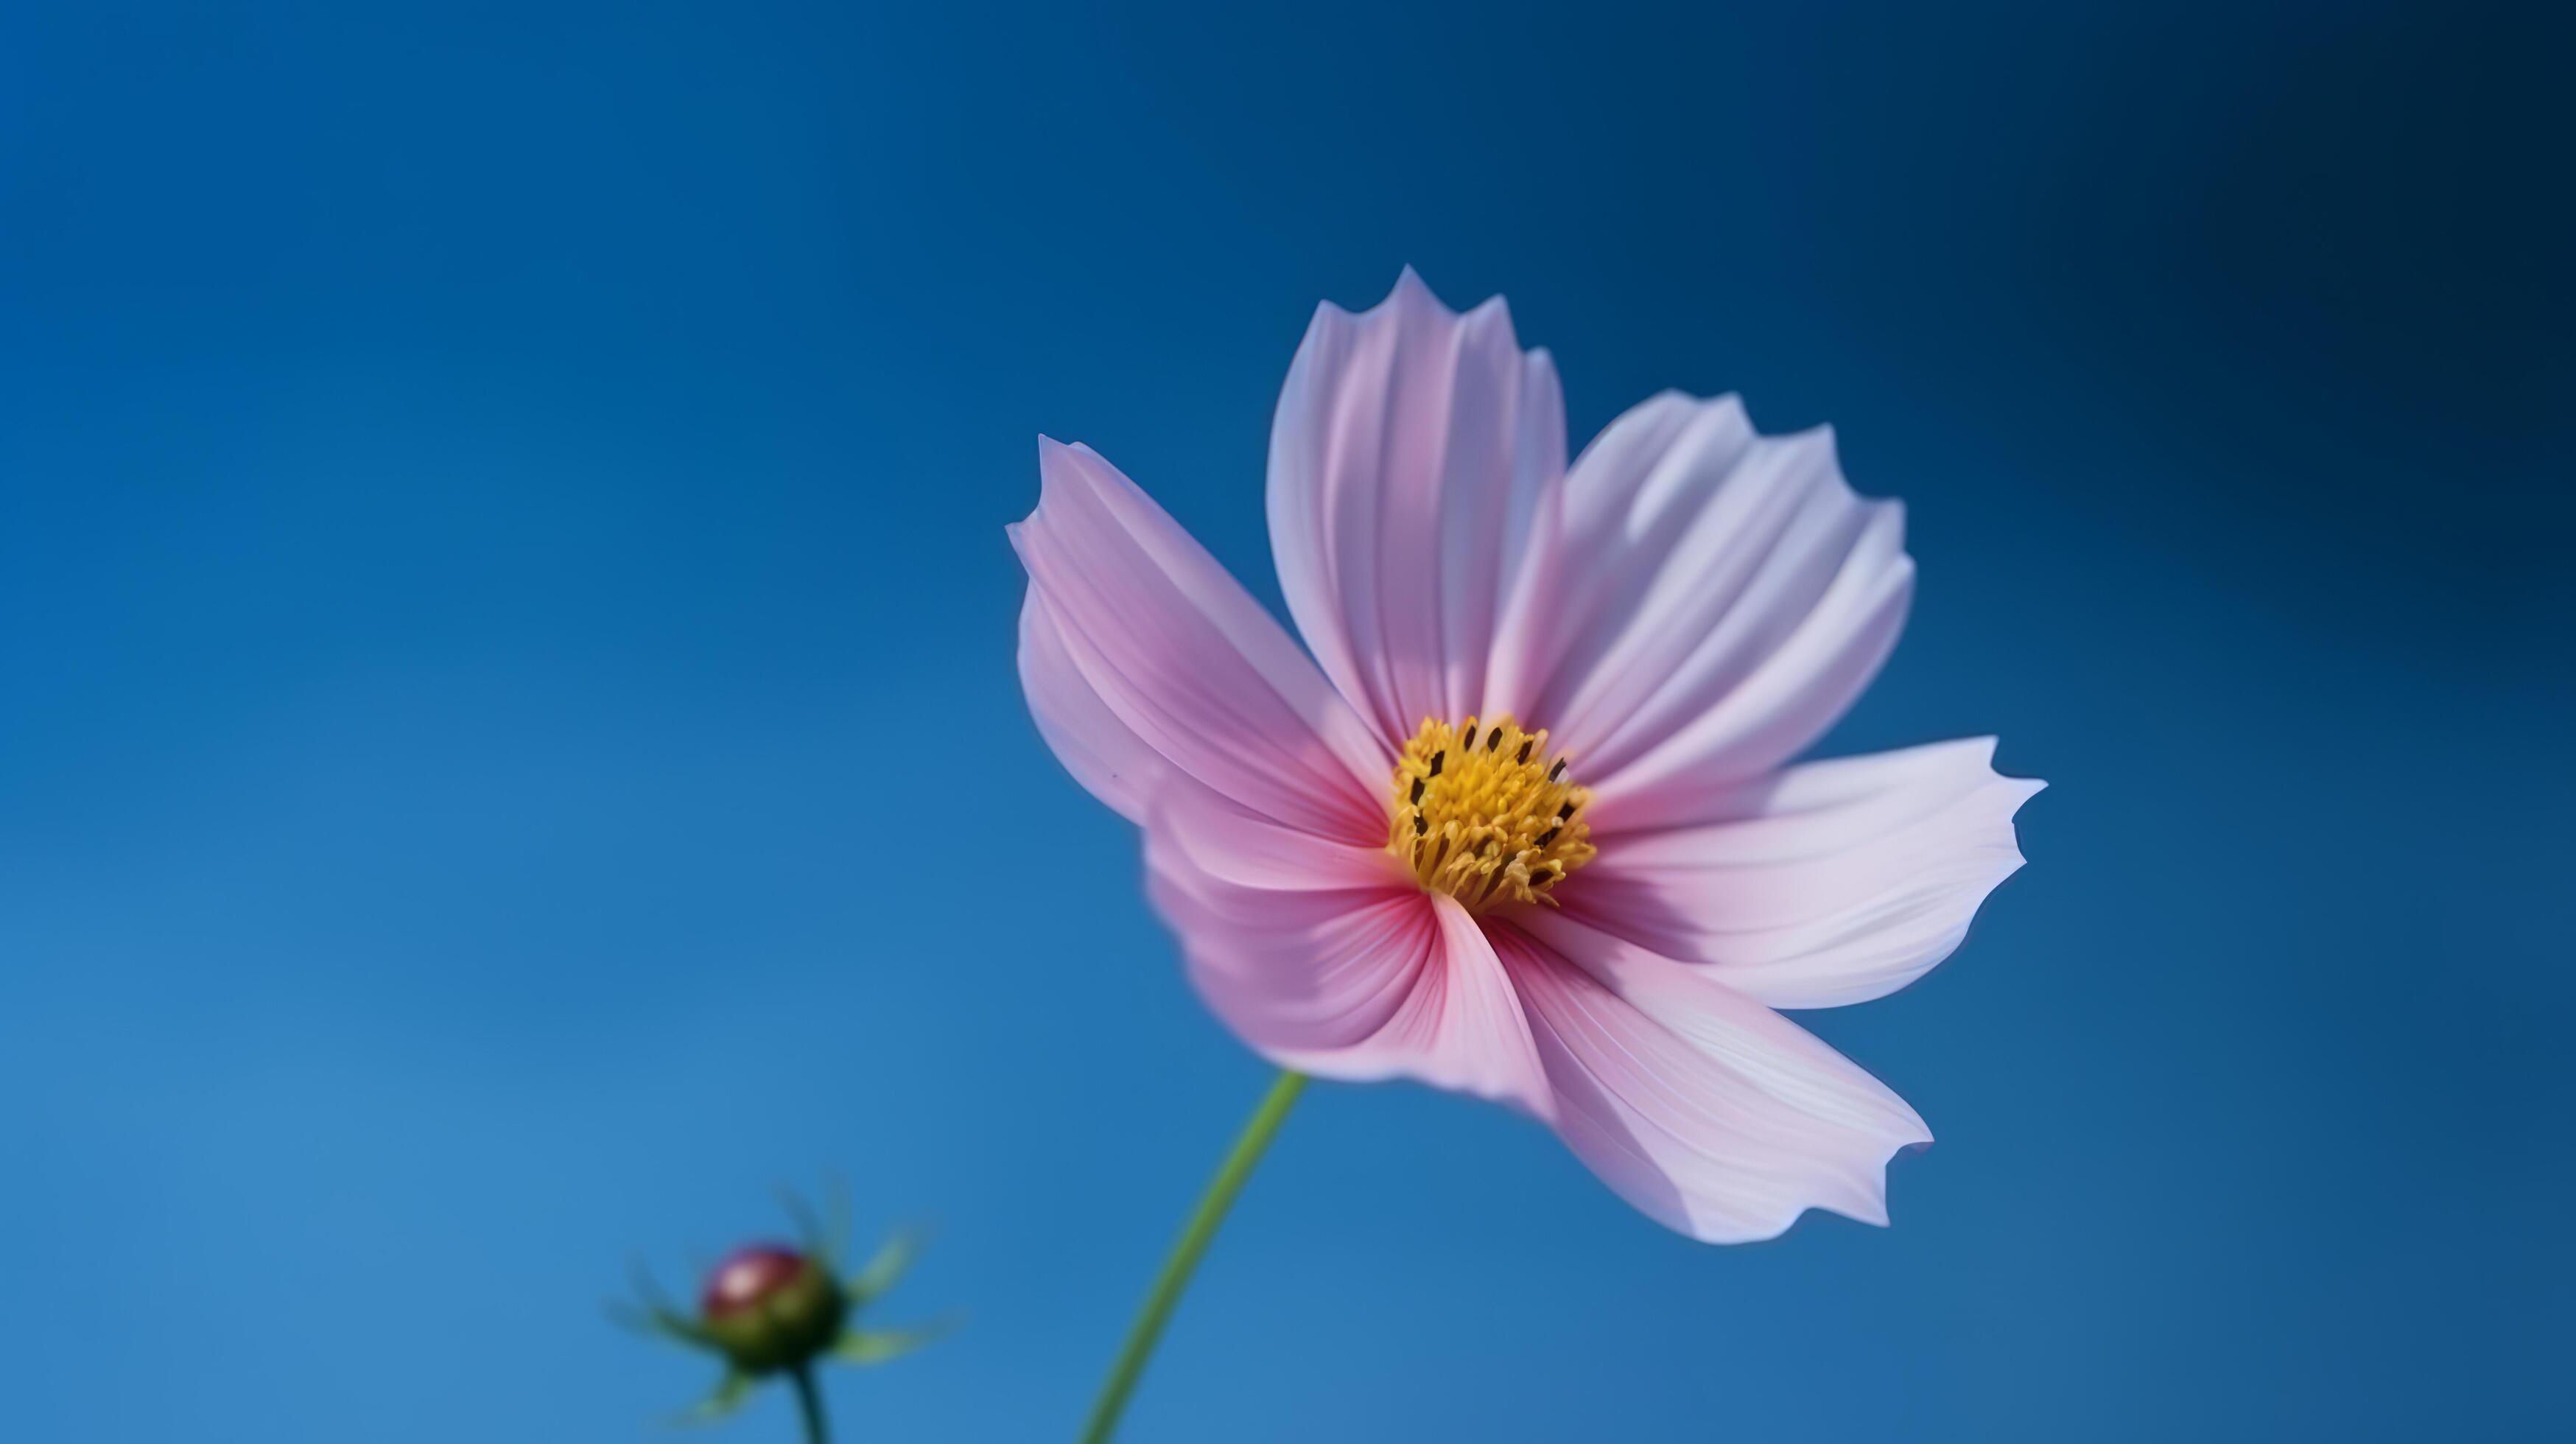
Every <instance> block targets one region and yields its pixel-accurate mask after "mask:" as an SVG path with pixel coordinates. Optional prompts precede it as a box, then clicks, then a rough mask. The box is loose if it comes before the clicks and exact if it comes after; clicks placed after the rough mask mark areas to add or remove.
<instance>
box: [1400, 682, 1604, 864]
mask: <svg viewBox="0 0 2576 1444" xmlns="http://www.w3.org/2000/svg"><path fill="white" fill-rule="evenodd" d="M1480 733H1481V734H1482V735H1481V736H1480V735H1479V734H1480ZM1479 743H1481V744H1482V745H1481V746H1479V745H1478V744H1479ZM1452 753H1456V754H1457V764H1456V765H1455V766H1451V765H1450V754H1452ZM1534 758H1536V759H1540V760H1541V761H1543V762H1544V763H1545V767H1544V770H1542V768H1541V766H1540V763H1539V762H1534V761H1533V760H1532V759H1534ZM1567 767H1568V762H1567V759H1566V758H1565V757H1564V756H1562V755H1558V756H1555V757H1553V758H1551V757H1549V755H1548V752H1547V734H1546V733H1544V732H1532V731H1528V730H1526V729H1524V728H1522V727H1521V726H1520V725H1519V724H1517V723H1515V722H1513V721H1512V720H1511V719H1510V718H1509V717H1498V718H1494V719H1492V720H1490V721H1488V720H1485V719H1480V718H1475V717H1470V718H1467V719H1466V720H1465V721H1464V722H1462V723H1460V724H1459V725H1458V726H1456V727H1454V728H1453V727H1451V726H1449V725H1448V724H1446V723H1443V722H1440V721H1438V720H1437V719H1431V718H1426V719H1424V721H1423V724H1422V727H1421V730H1419V731H1418V732H1416V733H1415V734H1414V736H1413V740H1412V741H1411V742H1409V743H1407V744H1406V745H1405V748H1404V755H1403V756H1402V757H1401V758H1400V759H1398V761H1397V763H1396V768H1395V776H1394V778H1393V779H1392V781H1393V789H1392V793H1393V797H1392V802H1393V811H1394V816H1393V817H1392V818H1391V819H1390V820H1389V827H1388V836H1387V850H1388V851H1390V852H1392V853H1394V854H1395V855H1396V856H1398V857H1400V858H1402V859H1404V862H1405V866H1406V868H1407V869H1408V870H1409V871H1411V872H1412V873H1413V875H1414V877H1415V878H1416V879H1418V880H1419V881H1420V882H1421V884H1422V886H1423V887H1424V888H1425V889H1426V890H1429V891H1434V892H1443V893H1447V894H1448V895H1449V896H1451V897H1454V898H1456V899H1457V900H1458V901H1460V902H1461V903H1464V904H1466V906H1467V907H1468V908H1469V909H1470V910H1471V911H1482V910H1484V909H1485V908H1487V907H1500V906H1502V905H1503V904H1505V903H1507V902H1509V903H1529V902H1541V903H1547V904H1549V905H1551V906H1553V905H1554V903H1555V899H1554V898H1552V897H1550V896H1549V895H1548V894H1549V890H1550V889H1552V888H1553V887H1555V886H1556V885H1557V884H1558V883H1560V882H1563V881H1564V880H1565V879H1566V878H1567V877H1568V876H1569V875H1571V874H1572V873H1573V872H1574V870H1575V869H1576V868H1579V867H1581V866H1582V865H1583V864H1584V863H1586V862H1588V861H1590V860H1591V858H1592V855H1593V848H1592V844H1591V842H1590V840H1589V839H1590V829H1589V828H1587V827H1586V826H1585V825H1584V824H1583V823H1582V822H1581V821H1579V820H1577V818H1576V814H1577V813H1578V812H1579V811H1580V810H1581V809H1582V806H1583V803H1584V801H1585V800H1586V799H1587V798H1588V797H1589V796H1590V795H1591V794H1589V793H1587V792H1585V791H1584V790H1583V789H1582V788H1580V787H1577V786H1575V785H1574V784H1572V783H1570V782H1568V781H1566V771H1567ZM1434 779H1438V780H1439V781H1440V786H1438V787H1437V788H1434V787H1432V786H1431V785H1430V784H1431V782H1432V781H1433V780H1434Z"/></svg>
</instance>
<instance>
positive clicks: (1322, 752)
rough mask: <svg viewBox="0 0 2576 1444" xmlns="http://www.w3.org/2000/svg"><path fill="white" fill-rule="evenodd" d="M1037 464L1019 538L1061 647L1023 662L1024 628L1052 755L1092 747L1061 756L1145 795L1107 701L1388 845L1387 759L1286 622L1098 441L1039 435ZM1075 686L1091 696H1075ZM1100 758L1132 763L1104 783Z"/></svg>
mask: <svg viewBox="0 0 2576 1444" xmlns="http://www.w3.org/2000/svg"><path fill="white" fill-rule="evenodd" d="M1038 459H1039V475H1040V477H1041V479H1042V481H1043V489H1042V491H1041V493H1040V496H1039V500H1038V507H1037V510H1035V511H1033V512H1031V513H1030V514H1029V516H1028V519H1027V520H1026V521H1023V522H1021V523H1020V524H1019V525H1017V526H1015V527H1012V528H1011V529H1010V535H1011V544H1012V546H1014V547H1015V548H1017V549H1018V551H1019V554H1020V561H1021V564H1022V565H1024V566H1026V567H1027V568H1028V573H1029V581H1030V590H1031V593H1032V595H1033V596H1035V597H1037V598H1040V599H1041V600H1042V601H1043V604H1044V612H1045V616H1046V618H1047V619H1048V620H1049V621H1050V622H1052V623H1053V631H1052V639H1053V643H1055V644H1060V646H1053V647H1052V648H1051V649H1050V647H1049V646H1043V645H1042V646H1041V647H1040V649H1039V650H1038V651H1037V653H1036V655H1035V657H1034V660H1033V661H1032V660H1029V659H1027V657H1026V652H1025V649H1026V648H1027V646H1028V635H1029V634H1028V629H1027V627H1026V626H1025V625H1024V627H1023V631H1022V642H1023V648H1024V661H1023V669H1022V675H1023V677H1024V678H1030V677H1034V679H1035V680H1034V681H1033V682H1031V684H1030V686H1029V699H1030V706H1031V708H1032V709H1033V710H1034V711H1036V712H1037V713H1038V715H1039V719H1040V721H1039V725H1040V727H1041V729H1043V730H1046V731H1047V734H1048V741H1049V742H1050V744H1053V745H1055V746H1056V747H1057V749H1058V755H1059V756H1066V753H1065V747H1064V739H1078V740H1080V741H1081V742H1082V743H1083V744H1084V745H1085V746H1086V747H1088V748H1090V749H1092V752H1091V755H1089V756H1085V755H1084V754H1083V753H1081V752H1079V751H1077V752H1076V753H1075V754H1074V755H1073V756H1068V757H1067V760H1066V765H1067V767H1069V768H1071V769H1072V770H1073V772H1074V775H1075V776H1076V777H1077V778H1079V779H1081V780H1082V782H1083V784H1084V785H1085V786H1086V787H1090V788H1091V789H1092V790H1093V791H1094V792H1095V793H1096V794H1099V795H1100V796H1101V797H1102V800H1104V801H1107V802H1109V804H1110V805H1111V806H1113V807H1118V808H1119V809H1120V810H1121V811H1122V812H1123V811H1128V810H1129V808H1130V807H1137V806H1141V805H1142V803H1143V802H1144V798H1145V794H1144V792H1143V790H1142V789H1143V788H1144V787H1145V786H1146V785H1148V784H1149V783H1150V782H1151V781H1152V780H1153V779H1152V769H1150V768H1140V767H1138V766H1137V765H1136V764H1137V763H1138V760H1139V755H1140V754H1139V752H1138V750H1137V747H1131V746H1127V745H1125V744H1122V743H1119V742H1117V741H1115V740H1114V737H1113V736H1112V734H1111V733H1110V731H1109V730H1108V729H1107V728H1106V726H1105V725H1104V724H1103V721H1102V717H1101V714H1102V713H1106V714H1107V715H1108V717H1109V718H1111V719H1114V720H1115V721H1116V722H1117V723H1119V724H1122V725H1123V726H1124V727H1125V728H1126V730H1127V731H1128V733H1129V734H1131V736H1132V737H1133V738H1134V739H1135V740H1136V743H1137V744H1138V745H1139V746H1141V747H1142V748H1143V749H1145V750H1149V751H1151V752H1152V753H1153V754H1154V755H1155V756H1157V757H1159V758H1161V759H1162V760H1163V761H1164V762H1165V763H1167V764H1169V766H1170V767H1171V768H1173V769H1176V770H1177V771H1179V772H1181V773H1186V774H1187V775H1189V776H1191V777H1194V778H1196V779H1198V780H1199V781H1200V782H1202V783H1205V784H1206V785H1207V786H1209V787H1212V788H1214V789H1216V790H1217V791H1218V792H1220V793H1223V794H1224V795H1226V796H1227V797H1230V798H1233V799H1234V800H1236V801H1237V802H1240V803H1242V804H1243V805H1244V806H1246V807H1249V808H1252V809H1254V810H1255V811H1258V812H1260V813H1262V814H1263V815H1265V816H1268V817H1271V818H1274V819H1277V820H1278V821H1280V822H1283V823H1287V824H1290V825H1292V826H1296V827H1301V828H1304V829H1306V830H1308V831H1312V832H1317V833H1321V834H1324V835H1327V836H1335V837H1345V838H1350V839H1354V840H1366V841H1370V842H1382V841H1383V840H1384V836H1383V835H1384V833H1385V829H1386V816H1387V813H1386V798H1385V795H1384V794H1385V790H1386V787H1387V777H1388V775H1389V771H1390V769H1391V768H1392V767H1393V766H1394V759H1393V756H1392V754H1391V753H1390V752H1389V751H1388V750H1387V747H1386V744H1385V743H1383V742H1381V741H1380V740H1379V739H1378V738H1377V737H1376V736H1375V735H1374V734H1372V733H1371V732H1370V731H1369V730H1368V728H1367V727H1366V726H1364V725H1363V724H1362V723H1361V722H1360V721H1359V719H1358V718H1357V717H1355V716H1354V715H1353V714H1352V713H1351V710H1350V708H1349V706H1348V705H1347V704H1345V703H1344V702H1343V701H1342V699H1341V697H1340V696H1339V695H1337V694H1336V693H1335V692H1334V691H1333V689H1332V686H1331V684H1329V683H1328V682H1326V681H1325V680H1324V677H1323V675H1322V674H1321V673H1319V672H1317V671H1316V670H1315V664H1314V663H1313V662H1311V661H1309V660H1307V658H1306V655H1305V654H1304V653H1303V652H1300V651H1299V650H1297V644H1296V643H1295V642H1294V641H1292V640H1290V639H1289V636H1288V634H1287V632H1286V631H1285V630H1283V629H1282V628H1281V627H1280V625H1279V624H1278V623H1277V622H1276V621H1274V620H1272V619H1271V617H1270V614H1269V613H1267V612H1265V611H1263V610H1262V609H1261V606H1260V604H1259V603H1257V602H1255V601H1253V600H1252V598H1251V596H1250V595H1248V594H1247V593H1245V591H1244V590H1243V588H1242V587H1241V586H1239V585H1237V584H1236V583H1235V580H1234V579H1233V578H1232V577H1229V576H1227V575H1226V574H1225V569H1224V568H1222V567H1220V566H1218V565H1217V564H1216V561H1215V559H1214V558H1212V557H1210V556H1209V555H1208V554H1207V552H1206V551H1204V550H1203V549H1201V548H1200V546H1199V544H1198V543H1197V542H1195V541H1193V540H1191V539H1190V536H1189V534H1188V533H1187V532H1184V531H1183V530H1181V528H1180V526H1179V525H1178V524H1177V523H1175V522H1174V521H1173V520H1172V519H1171V518H1170V517H1169V516H1166V515H1165V514H1164V513H1163V510H1162V508H1160V507H1158V506H1156V505H1155V504H1154V503H1153V500H1152V499H1151V498H1149V497H1147V496H1146V495H1145V493H1144V492H1142V491H1140V490H1138V489H1137V488H1136V484H1135V483H1134V482H1131V481H1129V480H1128V479H1127V478H1126V477H1124V476H1121V475H1120V474H1119V473H1118V469H1117V468H1116V467H1113V466H1111V465H1110V464H1109V463H1108V462H1106V461H1104V460H1102V459H1101V458H1100V457H1099V455H1098V454H1096V453H1094V452H1093V451H1092V450H1090V448H1088V447H1079V446H1071V447H1069V446H1063V445H1059V444H1057V443H1055V442H1052V441H1041V442H1040V443H1039V448H1038ZM1048 635H1049V634H1048V633H1047V632H1046V631H1045V630H1044V629H1041V630H1040V632H1039V640H1040V642H1041V643H1046V642H1047V640H1048ZM1041 687H1043V690H1041ZM1080 687H1087V688H1088V689H1089V690H1090V692H1091V693H1092V695H1093V699H1094V700H1095V701H1096V702H1097V703H1098V706H1097V707H1096V708H1092V707H1089V706H1087V705H1086V704H1082V703H1080V702H1079V701H1078V700H1075V699H1074V697H1073V693H1074V692H1075V690H1076V689H1077V688H1080ZM1077 758H1080V759H1081V760H1080V761H1077V760H1076V759H1077ZM1102 765H1111V766H1113V767H1114V768H1116V769H1123V770H1121V771H1118V772H1117V775H1118V777H1120V778H1121V779H1122V780H1121V781H1119V782H1118V783H1117V785H1116V786H1114V787H1113V788H1112V789H1111V790H1110V791H1108V792H1103V791H1102V789H1101V787H1100V785H1099V767H1100V766H1102ZM1086 768H1089V769H1091V771H1090V772H1089V773H1088V774H1086V771H1085V769H1086ZM1131 815H1132V814H1131Z"/></svg>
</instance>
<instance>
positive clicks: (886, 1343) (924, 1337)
mask: <svg viewBox="0 0 2576 1444" xmlns="http://www.w3.org/2000/svg"><path fill="white" fill-rule="evenodd" d="M963 1322H965V1321H964V1320H963V1319H960V1318H957V1317H954V1316H951V1317H949V1318H944V1319H939V1320H935V1321H933V1322H931V1323H927V1324H923V1325H920V1326H919V1327H917V1328H910V1329H844V1330H842V1331H841V1337H839V1338H838V1339H835V1340H833V1341H832V1357H833V1358H835V1359H838V1360H840V1361H841V1362H842V1363H844V1364H856V1365H858V1366H859V1367H861V1368H866V1367H867V1366H869V1365H871V1364H882V1363H884V1362H885V1361H886V1360H888V1359H899V1358H901V1357H903V1356H904V1355H906V1354H909V1353H911V1352H912V1351H913V1350H915V1349H918V1348H920V1347H921V1346H922V1345H924V1344H927V1343H931V1342H933V1341H934V1340H937V1339H940V1338H942V1337H944V1336H946V1335H948V1334H951V1333H954V1332H956V1329H957V1326H958V1325H959V1324H961V1323H963Z"/></svg>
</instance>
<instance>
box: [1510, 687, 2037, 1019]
mask: <svg viewBox="0 0 2576 1444" xmlns="http://www.w3.org/2000/svg"><path fill="white" fill-rule="evenodd" d="M1994 751H1995V742H1994V739H1993V738H1991V737H1980V738H1973V739H1970V740H1967V741H1962V742H1942V743H1936V744H1934V745H1932V746H1929V747H1914V748H1908V749H1906V750H1904V751H1901V752H1886V753H1880V754H1878V755H1876V756H1870V757H1847V758H1839V759H1836V760H1834V761H1830V762H1811V763H1808V764H1806V765H1804V766H1800V767H1792V768H1790V769H1788V770H1787V771H1785V772H1780V773H1775V774H1773V775H1771V776H1768V777H1764V778H1762V779H1760V780H1758V781H1755V782H1750V783H1742V784H1738V785H1736V786H1734V787H1731V788H1725V789H1721V790H1719V791H1717V792H1715V793H1711V794H1707V795H1705V796H1704V797H1703V798H1702V799H1701V800H1700V803H1699V805H1698V808H1697V811H1698V812H1699V814H1700V815H1701V816H1704V817H1707V818H1708V819H1710V820H1708V821H1707V822H1705V823H1702V824H1700V825H1696V826H1690V827H1679V828H1674V829H1671V830H1669V831H1659V832H1639V833H1621V834H1618V835H1617V836H1615V837H1613V838H1608V839H1605V840H1604V842H1603V845H1602V847H1601V852H1600V855H1599V856H1597V857H1595V858H1594V859H1593V861H1592V863H1591V865H1589V866H1588V867H1586V868H1585V869H1584V870H1583V873H1582V875H1581V876H1580V877H1577V878H1574V879H1571V880H1569V881H1568V882H1567V883H1566V885H1565V886H1564V887H1563V888H1561V889H1560V890H1559V891H1558V894H1557V896H1558V900H1559V901H1560V902H1561V903H1562V904H1563V906H1564V909H1565V912H1566V914H1567V915H1568V916H1570V917H1573V918H1577V919H1579V920H1581V921H1583V922H1584V923H1587V924H1589V925H1591V926H1592V927H1595V928H1598V929H1600V930H1602V931H1604V932H1610V933H1615V934H1617V935H1619V936H1621V937H1623V938H1627V939H1629V940H1630V941H1632V942H1635V943H1637V944H1639V945H1641V946H1643V947H1646V948H1649V949H1651V950H1653V951H1654V952H1657V953H1661V954H1663V955H1665V956H1667V957H1671V958H1678V959H1681V960H1682V961H1685V962H1692V963H1704V964H1708V965H1710V966H1711V967H1712V968H1714V969H1715V974H1714V975H1715V977H1716V978H1717V980H1718V981H1719V982H1722V983H1724V984H1726V985H1727V986H1728V987H1730V988H1733V989H1734V990H1736V991H1737V992H1740V993H1743V994H1745V995H1747V996H1749V997H1752V998H1755V999H1758V1000H1760V1001H1761V1002H1763V1003H1767V1004H1769V1005H1770V1006H1772V1007H1774V1008H1832V1007H1839V1006H1841V1005H1843V1004H1845V1003H1861V1002H1867V1001H1868V1000H1870V999H1872V998H1877V997H1883V996H1885V995H1887V994H1889V993H1892V992H1895V991H1896V990H1897V989H1899V988H1901V987H1904V986H1905V985H1906V984H1908V983H1910V982H1912V981H1914V980H1915V979H1916V978H1919V977H1921V976H1923V974H1924V973H1926V972H1929V971H1930V970H1931V969H1932V967H1933V965H1934V964H1936V963H1938V962H1940V961H1941V960H1942V959H1943V958H1946V957H1948V956H1949V955H1950V953H1951V951H1952V950H1953V949H1955V948H1957V947H1958V945H1959V940H1960V939H1961V938H1963V937H1965V936H1966V935H1967V931H1968V921H1969V919H1970V918H1972V917H1974V916H1975V915H1976V911H1977V908H1978V906H1979V905H1980V904H1981V903H1983V902H1984V901H1985V900H1986V895H1987V894H1989V893H1991V892H1993V891H1994V890H1995V887H1996V886H1997V885H1998V884H2000V883H2001V882H2002V881H2003V880H2004V879H2005V878H2007V877H2010V876H2012V874H2013V873H2014V871H2016V870H2017V869H2019V868H2020V867H2021V865H2022V855H2021V849H2020V847H2019V846H2018V844H2017V843H2016V841H2015V839H2014V835H2013V821H2012V820H2013V814H2014V813H2015V812H2016V811H2018V810H2019V809H2020V807H2021V805H2022V804H2023V803H2024V802H2026V801H2028V800H2030V798H2031V796H2032V795H2033V794H2035V793H2037V792H2038V791H2039V790H2040V788H2041V787H2042V786H2044V785H2045V784H2042V783H2040V782H2037V781H2033V780H2031V779H2028V778H2020V777H2004V776H2001V775H1999V774H1997V773H1996V772H1995V770H1994V768H1993V766H1992V763H1993V759H1994Z"/></svg>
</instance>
